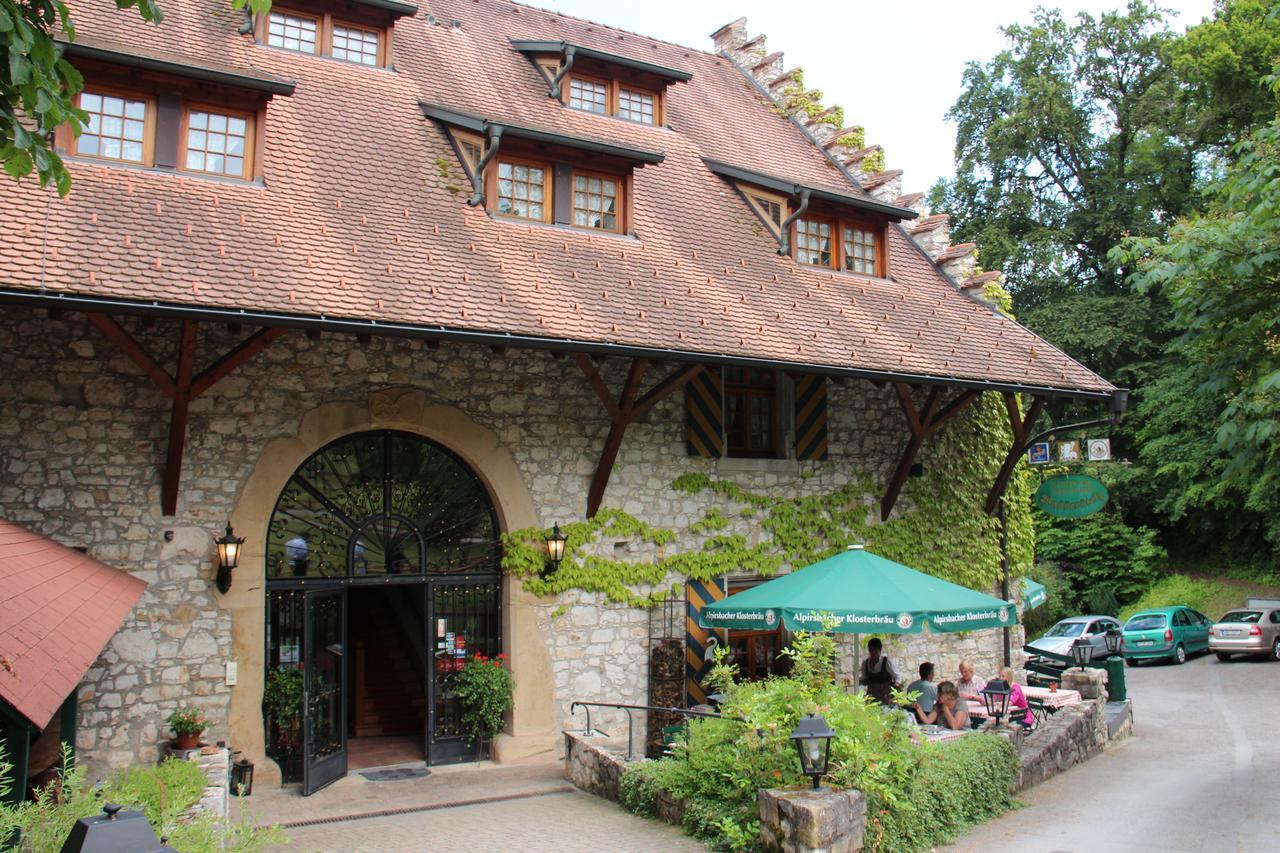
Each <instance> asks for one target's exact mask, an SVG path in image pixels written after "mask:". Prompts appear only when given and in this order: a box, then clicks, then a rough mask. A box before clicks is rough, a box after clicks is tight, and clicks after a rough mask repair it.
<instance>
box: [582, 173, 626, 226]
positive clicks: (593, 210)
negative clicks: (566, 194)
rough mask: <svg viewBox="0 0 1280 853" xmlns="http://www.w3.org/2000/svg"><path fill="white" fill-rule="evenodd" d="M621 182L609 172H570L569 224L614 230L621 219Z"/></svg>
mask: <svg viewBox="0 0 1280 853" xmlns="http://www.w3.org/2000/svg"><path fill="white" fill-rule="evenodd" d="M621 211H622V182H621V181H619V180H618V179H617V178H616V177H614V176H612V175H597V174H593V173H591V172H574V173H573V224H574V225H576V226H578V227H579V228H596V229H599V230H601V231H618V230H620V229H619V228H618V223H620V222H621V221H622V216H621Z"/></svg>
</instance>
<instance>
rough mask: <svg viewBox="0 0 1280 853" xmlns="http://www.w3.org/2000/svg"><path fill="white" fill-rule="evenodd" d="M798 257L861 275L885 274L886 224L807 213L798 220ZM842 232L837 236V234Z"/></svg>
mask: <svg viewBox="0 0 1280 853" xmlns="http://www.w3.org/2000/svg"><path fill="white" fill-rule="evenodd" d="M792 227H793V228H794V230H795V239H794V246H795V249H794V251H795V258H796V261H797V262H798V263H802V264H808V265H809V266H815V267H827V268H828V269H837V270H844V271H845V272H853V273H858V274H860V275H872V276H879V277H883V276H884V271H883V269H882V268H881V264H880V258H881V256H882V255H883V254H884V252H883V250H882V249H881V248H880V247H881V245H882V244H883V242H884V236H883V235H884V228H883V226H878V225H874V224H872V223H870V222H863V221H859V220H846V219H841V218H837V217H834V216H832V217H822V216H804V217H801V218H799V219H797V220H796V221H795V224H794V225H793V226H792ZM837 234H838V235H840V238H839V239H838V240H837V239H836V235H837Z"/></svg>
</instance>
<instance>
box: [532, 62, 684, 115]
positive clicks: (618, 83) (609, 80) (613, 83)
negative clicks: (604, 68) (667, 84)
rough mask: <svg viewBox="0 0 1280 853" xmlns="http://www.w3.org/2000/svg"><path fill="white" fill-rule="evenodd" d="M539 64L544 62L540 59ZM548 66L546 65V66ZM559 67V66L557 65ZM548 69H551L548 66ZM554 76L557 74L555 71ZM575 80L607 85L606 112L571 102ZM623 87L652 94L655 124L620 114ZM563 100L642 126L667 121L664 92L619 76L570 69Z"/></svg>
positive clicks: (561, 94) (580, 110)
mask: <svg viewBox="0 0 1280 853" xmlns="http://www.w3.org/2000/svg"><path fill="white" fill-rule="evenodd" d="M539 64H542V62H541V61H540V62H539ZM544 67H546V66H544ZM556 68H557V69H558V68H559V66H558V65H557V66H556ZM548 70H550V69H549V68H548ZM552 76H553V77H554V76H555V74H554V73H553V74H552ZM574 80H588V81H590V82H592V83H598V84H600V85H602V86H604V87H605V112H603V113H597V112H591V111H590V110H584V109H581V108H580V107H575V106H573V105H572V104H571V99H570V89H571V87H572V85H573V81H574ZM623 89H626V90H627V91H629V92H638V93H640V94H642V95H651V96H652V97H653V124H645V123H644V122H642V121H636V120H635V119H632V118H625V117H623V116H620V115H618V103H619V96H620V94H621V92H622V90H623ZM560 97H561V102H562V103H563V104H564V105H565V106H566V107H569V109H573V110H578V112H581V113H587V114H588V115H594V116H608V117H609V118H616V119H618V120H620V121H625V122H630V123H631V124H638V125H640V126H641V127H662V126H663V125H664V124H665V123H666V114H665V112H664V109H663V100H664V99H663V93H662V92H660V91H657V90H655V89H650V88H649V87H647V86H636V85H634V84H633V83H630V82H628V81H626V80H620V79H618V78H617V77H602V76H600V75H598V74H580V73H578V72H576V71H570V72H569V73H568V74H566V75H565V77H564V80H562V81H561V83H560Z"/></svg>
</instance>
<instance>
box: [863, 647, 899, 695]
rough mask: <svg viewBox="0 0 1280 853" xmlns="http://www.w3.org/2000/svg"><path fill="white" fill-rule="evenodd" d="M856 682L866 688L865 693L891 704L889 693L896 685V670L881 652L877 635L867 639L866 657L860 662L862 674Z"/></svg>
mask: <svg viewBox="0 0 1280 853" xmlns="http://www.w3.org/2000/svg"><path fill="white" fill-rule="evenodd" d="M858 683H859V684H861V685H862V686H863V687H865V688H866V690H867V695H868V696H870V697H872V698H873V699H875V700H876V701H877V702H880V703H881V704H882V705H891V704H893V700H892V699H891V698H890V693H891V692H892V690H893V688H894V687H896V686H897V685H898V671H897V670H896V669H894V667H893V661H891V660H889V659H888V658H887V657H885V656H884V655H883V654H881V643H880V638H879V637H872V638H871V639H870V640H868V641H867V657H866V660H864V661H863V662H862V674H861V676H860V677H859V678H858Z"/></svg>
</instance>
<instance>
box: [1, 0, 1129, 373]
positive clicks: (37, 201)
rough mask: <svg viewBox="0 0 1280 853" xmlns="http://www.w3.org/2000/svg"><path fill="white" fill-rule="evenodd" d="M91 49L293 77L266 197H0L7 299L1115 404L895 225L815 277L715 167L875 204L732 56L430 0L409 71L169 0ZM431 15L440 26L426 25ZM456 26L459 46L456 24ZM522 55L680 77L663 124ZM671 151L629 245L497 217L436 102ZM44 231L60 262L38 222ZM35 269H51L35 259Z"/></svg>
mask: <svg viewBox="0 0 1280 853" xmlns="http://www.w3.org/2000/svg"><path fill="white" fill-rule="evenodd" d="M72 5H73V10H72V11H73V15H74V17H75V20H76V23H77V27H78V30H79V31H80V32H82V33H85V34H87V35H91V36H92V37H94V38H100V39H106V40H111V41H115V42H126V43H133V44H139V45H153V44H155V43H157V42H160V43H164V44H167V45H170V46H172V47H178V46H181V49H182V50H183V51H184V52H186V53H187V54H189V55H190V56H191V57H192V60H193V61H200V62H203V63H219V64H220V65H230V66H234V67H240V68H243V69H246V70H250V71H252V72H253V73H255V74H262V75H270V76H272V77H274V78H279V79H283V80H292V81H296V82H297V87H296V90H295V92H294V94H293V95H292V96H289V97H276V98H274V99H273V100H271V102H270V104H269V106H268V118H267V144H266V150H265V156H264V160H263V168H264V173H265V181H264V182H263V184H262V185H247V184H241V183H232V182H228V181H219V180H212V179H203V178H198V177H188V176H183V175H181V174H173V173H161V172H156V171H147V170H142V169H129V168H122V167H109V166H102V165H97V164H93V163H91V162H88V161H80V162H76V163H73V164H72V165H71V170H72V173H73V175H74V178H75V184H74V186H73V189H72V192H71V195H70V196H69V197H68V198H66V199H63V200H58V199H56V198H52V197H51V196H50V194H49V193H47V192H41V191H38V190H37V189H36V188H35V186H34V183H32V182H30V181H27V182H24V183H22V184H21V185H16V186H15V185H14V184H12V183H11V182H8V181H3V182H0V290H7V291H9V292H10V293H12V292H14V291H25V292H30V291H33V290H36V291H39V292H41V293H46V294H68V295H76V296H86V297H95V298H102V299H112V300H130V301H135V302H144V303H150V302H153V301H154V302H156V303H161V304H164V305H167V306H174V305H176V306H187V307H191V308H201V309H219V308H242V309H244V310H246V311H250V312H258V313H261V314H273V315H287V316H289V317H302V318H315V317H319V316H321V315H323V317H325V318H327V319H330V320H334V319H336V320H349V321H360V322H368V321H377V322H378V323H394V324H403V325H406V326H413V327H423V328H432V329H436V328H443V329H448V330H460V331H466V332H494V333H510V334H513V335H520V336H528V337H535V338H539V339H546V340H552V341H572V342H575V343H578V342H581V343H586V344H590V345H592V346H601V345H611V346H621V347H626V348H630V349H633V350H637V351H638V350H642V349H656V350H663V351H671V355H672V357H679V356H681V355H682V354H688V355H689V357H691V358H696V357H697V356H700V355H701V356H706V357H708V358H722V357H731V358H742V359H762V360H766V361H770V362H789V363H795V364H797V365H806V366H810V367H813V366H816V367H819V368H830V369H833V370H840V369H847V370H852V371H860V372H868V373H892V374H902V375H910V376H919V377H925V378H936V379H938V380H951V381H958V382H969V383H978V384H982V383H991V384H1003V385H1017V386H1029V387H1037V388H1049V389H1057V390H1060V391H1063V392H1067V393H1070V392H1083V393H1087V394H1105V393H1108V392H1109V391H1110V390H1111V385H1110V384H1109V383H1107V382H1106V381H1105V380H1103V379H1102V378H1100V377H1098V376H1097V375H1095V374H1093V373H1092V372H1090V371H1089V370H1087V369H1085V368H1084V367H1082V366H1081V365H1080V364H1078V363H1077V362H1075V361H1073V360H1072V359H1070V358H1069V357H1067V356H1066V355H1064V354H1063V353H1061V352H1059V351H1058V350H1056V349H1054V348H1053V347H1051V346H1049V345H1048V344H1046V343H1045V342H1043V341H1042V340H1040V339H1039V338H1037V337H1036V336H1035V335H1033V334H1032V333H1031V332H1029V331H1027V330H1026V329H1023V328H1022V327H1021V326H1019V325H1017V324H1016V323H1015V322H1013V321H1012V320H1010V319H1008V318H1007V317H1004V316H1001V315H999V314H996V313H993V312H992V310H991V309H990V308H988V307H986V306H984V305H979V304H977V303H976V302H974V301H973V300H971V299H969V298H968V297H966V296H965V295H964V294H962V293H960V292H959V291H958V290H957V289H956V287H955V285H954V284H953V283H952V282H951V281H950V280H948V279H947V277H946V276H944V275H943V274H942V273H941V272H940V271H939V270H938V268H937V266H936V265H935V264H934V263H933V262H931V261H930V260H929V259H928V257H927V256H926V255H925V254H924V253H923V252H921V251H919V250H918V249H917V248H916V247H915V245H914V243H912V241H911V240H910V238H909V237H908V236H907V235H906V233H905V232H903V231H902V230H901V229H899V228H898V227H897V226H890V227H889V238H888V245H889V252H890V270H889V272H890V278H891V279H892V280H891V281H885V280H875V279H863V278H860V277H857V276H854V275H851V274H845V273H834V272H828V271H825V270H819V269H813V268H808V267H803V266H800V265H798V264H796V263H795V262H794V261H793V260H791V259H790V258H785V257H779V256H778V254H777V244H776V242H775V241H774V240H773V238H772V237H771V236H770V235H769V234H768V233H767V231H766V230H765V229H763V228H762V227H760V225H759V222H758V220H757V219H755V217H754V215H753V214H752V213H751V211H750V210H749V209H748V207H747V206H746V204H745V203H744V201H743V200H742V199H741V198H740V197H739V196H738V195H737V194H736V193H735V192H734V191H733V189H732V187H731V186H730V185H729V183H728V182H727V181H726V180H725V179H723V178H720V177H717V176H716V175H714V174H712V173H711V171H710V170H709V169H708V168H707V167H706V166H705V165H704V163H703V159H704V158H706V159H709V160H715V161H719V162H721V163H725V164H729V165H734V166H739V167H742V168H744V169H748V170H754V171H758V172H763V173H767V174H775V175H780V176H782V177H786V178H787V179H790V180H794V181H796V182H797V183H802V184H804V185H807V186H813V187H821V188H825V189H828V190H830V191H832V192H836V193H843V194H854V195H865V191H864V190H863V189H862V188H861V187H859V186H857V184H856V183H855V182H853V181H852V180H851V179H850V178H849V177H848V175H847V174H846V173H845V172H844V171H842V170H841V169H840V168H839V167H837V166H836V165H835V164H833V163H832V162H831V160H830V159H829V158H828V157H827V156H826V154H825V153H824V152H823V151H822V150H821V148H820V147H819V146H817V145H815V144H814V142H813V141H812V139H811V138H810V137H809V136H807V134H806V133H805V132H804V131H803V130H802V129H800V128H799V127H797V126H796V125H795V124H793V123H792V122H791V121H790V120H789V119H787V118H786V117H784V116H782V115H780V114H779V111H778V110H777V108H776V107H775V106H774V105H773V104H772V103H771V102H769V101H768V100H767V99H766V98H765V97H764V95H762V94H761V93H760V91H759V89H758V88H757V87H756V85H755V84H754V82H752V81H751V80H748V79H747V78H746V77H745V76H744V75H743V72H742V71H741V70H740V69H739V68H737V67H735V66H734V64H733V63H732V62H730V61H728V60H726V59H724V58H722V57H719V56H716V55H714V54H710V53H705V52H701V51H697V50H692V49H689V48H685V47H680V46H677V45H673V44H669V43H666V42H662V41H658V40H655V39H650V38H646V37H643V36H638V35H634V34H632V33H627V32H623V31H620V30H615V29H611V28H608V27H605V26H601V25H599V24H594V23H590V22H586V21H582V20H578V19H574V18H569V17H566V16H563V15H559V14H556V13H551V12H546V11H542V10H538V9H534V8H531V7H528V6H521V5H517V4H513V3H509V2H503V0H436V1H435V2H432V3H430V4H429V6H428V7H425V8H423V9H422V10H420V11H419V12H418V13H417V14H416V15H414V16H412V17H406V18H402V19H400V20H399V21H398V22H397V23H396V25H395V36H394V39H393V60H394V65H395V70H394V71H391V70H385V69H374V68H365V67H361V66H357V65H353V64H348V63H343V62H338V61H334V60H330V59H325V58H321V57H314V56H307V55H302V54H297V53H291V52H287V51H283V50H277V49H272V48H269V47H265V46H262V45H257V44H254V42H253V40H252V38H251V37H250V36H243V35H239V34H238V32H237V30H238V28H239V27H240V25H241V23H242V21H243V18H242V16H241V14H240V13H234V12H232V10H231V9H230V5H229V4H213V5H212V6H210V5H209V4H208V3H204V2H196V0H170V2H168V3H166V4H165V13H166V15H165V17H166V19H165V22H164V23H163V24H162V25H161V26H160V27H159V28H158V34H157V30H155V29H154V28H152V27H151V26H149V25H145V24H143V23H141V22H140V21H139V20H138V17H137V15H136V14H135V13H133V12H131V11H129V10H124V11H118V10H116V9H115V8H114V7H112V6H111V4H102V3H97V2H88V0H77V2H75V3H73V4H72ZM428 12H430V14H431V16H434V17H428V14H427V13H428ZM454 20H456V21H459V22H461V26H458V27H455V26H452V25H449V24H448V23H436V22H450V21H454ZM512 39H546V40H564V41H567V42H571V43H574V44H579V45H584V46H589V47H592V48H595V49H598V50H600V51H604V52H607V53H612V54H619V55H623V56H627V57H630V58H634V59H637V60H643V61H647V62H651V63H655V64H658V65H662V66H665V67H669V68H678V69H683V70H686V71H689V72H691V73H692V75H693V77H692V79H691V80H690V81H688V82H683V83H675V84H673V85H671V86H669V87H668V89H667V99H668V100H667V108H666V118H667V122H668V124H669V126H670V127H669V128H668V127H648V126H644V125H639V124H634V123H630V122H625V121H622V120H619V119H614V118H609V117H604V116H597V115H592V114H588V113H584V112H579V111H575V110H571V109H568V108H566V107H564V106H563V105H561V104H559V103H558V102H555V101H553V100H551V99H550V98H549V97H548V96H547V87H546V83H545V81H544V80H543V78H542V77H541V76H540V75H539V73H538V72H537V70H536V69H535V68H534V67H533V66H532V64H531V63H530V62H529V60H528V59H527V58H526V57H524V56H523V55H521V54H520V53H519V52H518V51H516V50H515V49H513V48H512V46H511V40H512ZM420 101H421V102H426V103H431V104H436V105H439V106H442V107H446V108H451V109H455V110H458V111H461V112H466V113H471V114H474V115H484V116H503V117H511V118H518V120H519V121H520V123H522V124H525V125H527V126H531V127H538V128H542V129H545V130H548V131H551V132H555V133H560V134H565V135H570V136H577V137H584V138H588V139H592V140H597V141H601V142H606V143H614V144H617V145H620V146H624V147H627V148H632V149H641V150H646V151H658V152H662V153H663V154H664V157H665V159H664V160H663V162H662V163H661V164H659V165H647V166H644V167H643V168H640V169H638V170H637V171H636V173H635V179H634V183H635V192H634V212H635V216H634V222H633V226H634V231H635V234H636V236H635V237H634V238H631V237H619V236H611V235H600V234H594V235H593V234H589V233H585V232H583V231H579V230H574V229H568V228H561V227H554V226H543V227H540V226H527V225H521V224H516V223H513V222H509V221H496V220H494V219H492V218H490V217H489V216H487V215H486V213H485V212H484V210H483V209H481V208H471V207H468V206H467V205H466V203H465V199H466V198H467V196H468V195H469V185H468V183H467V181H466V179H465V177H464V176H463V173H462V169H461V167H460V165H459V164H458V162H457V159H456V156H455V154H454V152H453V150H452V147H451V146H450V145H449V144H448V141H447V139H446V137H445V135H444V133H443V132H442V130H441V129H440V127H439V126H437V125H436V124H434V123H433V122H432V121H430V120H428V119H425V118H424V117H423V113H422V112H421V110H420V109H419V107H418V104H419V102H420ZM46 217H47V221H48V239H47V250H46V249H45V248H44V247H45V246H46V241H45V240H44V233H43V232H44V223H45V221H46ZM42 251H43V255H42Z"/></svg>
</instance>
